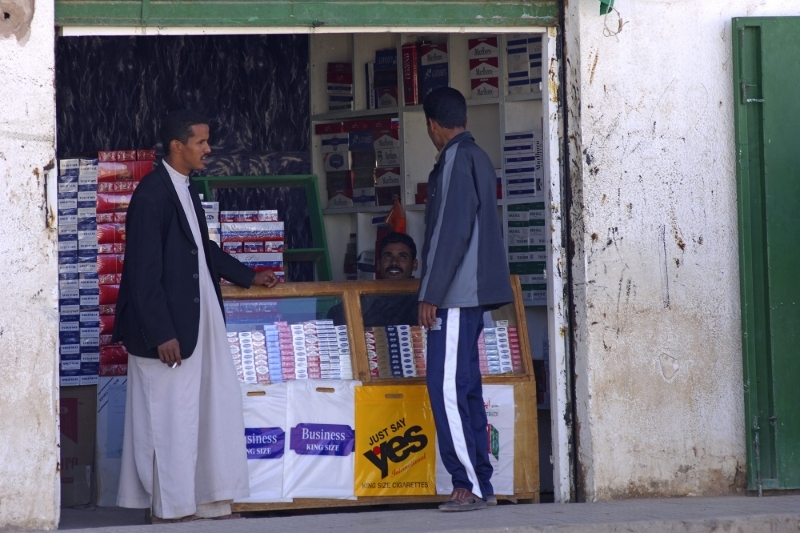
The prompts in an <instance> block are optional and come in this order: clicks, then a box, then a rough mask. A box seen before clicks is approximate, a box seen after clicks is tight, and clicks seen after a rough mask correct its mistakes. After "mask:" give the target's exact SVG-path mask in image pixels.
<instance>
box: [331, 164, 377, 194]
mask: <svg viewBox="0 0 800 533" xmlns="http://www.w3.org/2000/svg"><path fill="white" fill-rule="evenodd" d="M375 172H376V169H374V168H357V169H354V170H353V183H352V185H351V186H349V187H344V188H346V189H363V188H366V187H374V186H375ZM328 188H329V189H330V188H331V187H328Z"/></svg>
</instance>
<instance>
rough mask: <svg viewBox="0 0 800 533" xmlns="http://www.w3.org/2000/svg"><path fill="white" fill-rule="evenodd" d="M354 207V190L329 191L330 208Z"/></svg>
mask: <svg viewBox="0 0 800 533" xmlns="http://www.w3.org/2000/svg"><path fill="white" fill-rule="evenodd" d="M339 207H353V189H345V190H341V191H333V190H330V189H329V190H328V208H329V209H331V208H339Z"/></svg>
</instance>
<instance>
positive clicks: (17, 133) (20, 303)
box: [0, 0, 59, 529]
mask: <svg viewBox="0 0 800 533" xmlns="http://www.w3.org/2000/svg"><path fill="white" fill-rule="evenodd" d="M33 8H34V5H33V0H0V73H2V74H0V183H2V192H0V220H2V223H0V280H2V284H3V289H2V292H0V529H3V528H4V527H19V528H23V527H24V528H36V529H54V528H55V526H56V524H57V521H58V514H59V512H58V499H59V488H58V487H59V478H58V468H59V465H58V461H59V453H58V425H57V420H58V417H57V408H58V390H57V387H56V378H57V362H56V357H57V356H56V339H57V332H58V315H57V309H56V306H57V284H58V280H57V276H56V235H55V233H54V231H53V230H48V229H46V220H45V219H46V209H45V169H46V167H47V166H48V165H53V164H54V160H53V158H54V144H55V96H54V67H55V60H54V56H53V48H54V28H53V3H52V2H44V1H40V2H36V5H35V9H33ZM3 13H8V15H9V16H8V18H5V16H4V15H3ZM31 16H32V20H31V19H30V17H31ZM26 18H27V20H26Z"/></svg>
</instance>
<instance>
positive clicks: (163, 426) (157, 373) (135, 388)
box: [117, 162, 250, 518]
mask: <svg viewBox="0 0 800 533" xmlns="http://www.w3.org/2000/svg"><path fill="white" fill-rule="evenodd" d="M163 164H164V165H165V167H166V169H167V171H169V174H170V177H171V178H172V183H173V184H174V185H175V189H176V190H177V192H178V197H179V198H180V201H181V205H182V206H183V210H184V212H185V213H186V218H187V219H188V220H189V226H190V227H191V230H192V235H193V237H194V242H195V244H196V246H197V249H198V250H199V252H200V253H198V254H197V261H198V265H197V267H198V270H197V272H198V273H199V281H200V325H199V331H198V336H197V346H196V347H195V349H194V352H192V355H191V357H189V358H187V359H183V360H182V362H181V365H180V366H178V367H176V368H174V369H173V368H170V367H169V366H167V365H166V364H164V363H162V362H161V361H160V360H159V359H151V358H146V357H137V356H135V355H133V354H131V355H130V357H129V358H128V392H127V404H126V407H125V435H124V441H123V448H122V468H121V472H120V485H119V495H118V498H117V505H119V506H120V507H132V508H148V507H150V508H152V512H153V514H154V515H155V516H157V517H159V518H179V517H183V516H188V515H197V516H200V517H213V516H219V515H223V514H229V513H230V501H231V500H234V499H239V498H246V497H247V496H249V494H250V489H249V484H248V469H247V452H246V448H245V439H244V416H243V414H242V399H241V389H240V385H239V380H238V378H237V376H236V370H235V368H234V365H233V359H232V358H231V355H230V349H229V348H228V342H227V335H226V330H225V322H224V319H223V316H222V310H221V309H220V306H219V301H218V300H217V294H216V291H215V289H214V282H213V281H212V279H211V274H210V271H209V269H208V265H207V264H206V257H205V254H204V253H203V242H202V237H201V233H200V225H199V223H198V221H197V215H196V213H195V210H194V206H193V204H192V199H191V195H190V193H189V178H188V176H183V175H181V174H179V173H178V172H177V171H175V170H174V169H172V168H171V167H170V166H169V165H168V164H167V163H166V162H164V163H163ZM189 272H191V270H190V269H189V265H187V275H189ZM145 312H146V310H145Z"/></svg>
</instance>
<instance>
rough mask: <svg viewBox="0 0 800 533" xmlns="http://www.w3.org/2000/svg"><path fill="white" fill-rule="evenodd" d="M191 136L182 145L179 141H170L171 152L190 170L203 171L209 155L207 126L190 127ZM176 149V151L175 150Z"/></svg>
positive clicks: (196, 125)
mask: <svg viewBox="0 0 800 533" xmlns="http://www.w3.org/2000/svg"><path fill="white" fill-rule="evenodd" d="M191 130H192V136H191V137H189V140H188V141H186V144H183V143H182V142H180V141H172V142H173V143H176V144H177V146H175V145H174V144H173V146H172V148H173V150H172V151H173V152H177V153H175V155H176V156H177V157H179V158H180V160H181V162H182V163H183V164H184V165H185V166H186V167H187V168H188V169H190V170H203V169H204V168H205V167H206V158H207V157H208V154H210V153H211V147H210V146H209V145H208V133H209V130H208V124H195V125H194V126H191ZM175 148H177V150H175Z"/></svg>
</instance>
